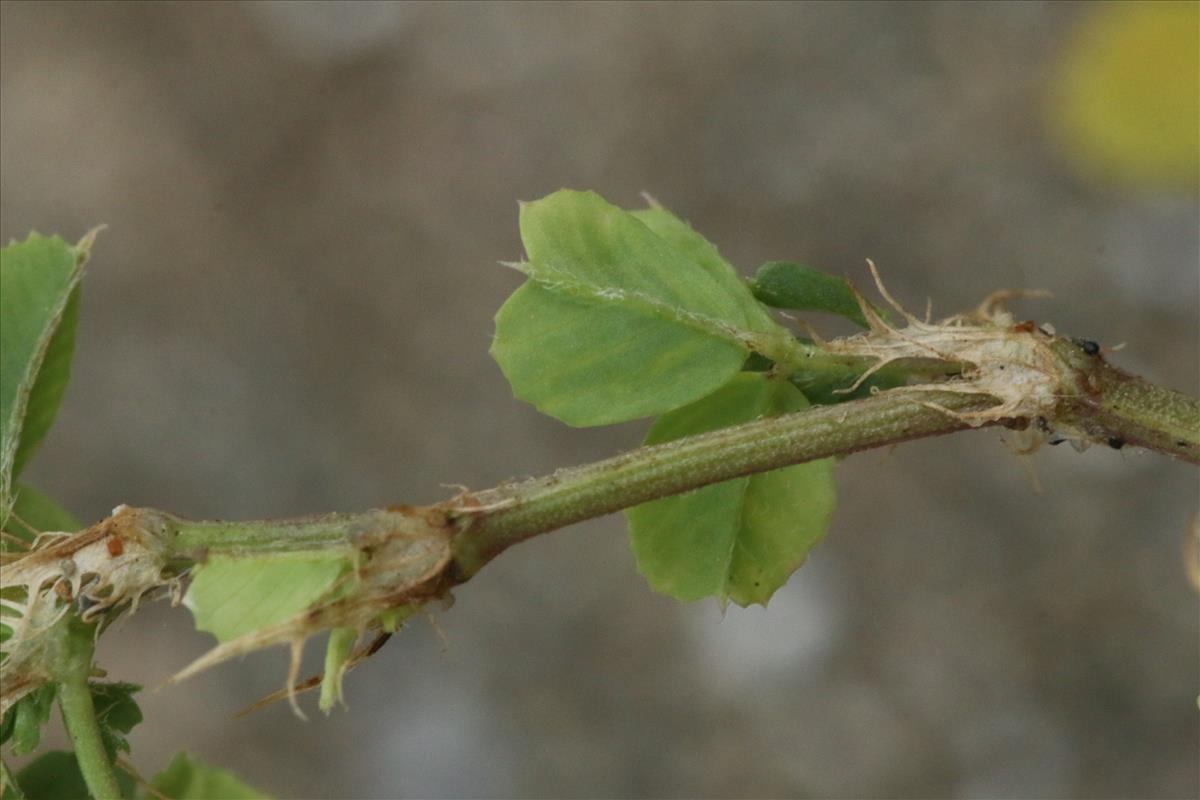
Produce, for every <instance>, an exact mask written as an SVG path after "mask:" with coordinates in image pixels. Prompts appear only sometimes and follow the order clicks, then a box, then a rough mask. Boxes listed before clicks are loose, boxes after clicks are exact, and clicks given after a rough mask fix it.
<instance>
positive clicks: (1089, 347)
mask: <svg viewBox="0 0 1200 800" xmlns="http://www.w3.org/2000/svg"><path fill="white" fill-rule="evenodd" d="M1075 344H1077V345H1079V348H1080V349H1081V350H1083V352H1085V353H1087V354H1088V355H1089V356H1098V355H1100V345H1098V344H1096V343H1095V342H1093V341H1092V340H1091V339H1076V340H1075Z"/></svg>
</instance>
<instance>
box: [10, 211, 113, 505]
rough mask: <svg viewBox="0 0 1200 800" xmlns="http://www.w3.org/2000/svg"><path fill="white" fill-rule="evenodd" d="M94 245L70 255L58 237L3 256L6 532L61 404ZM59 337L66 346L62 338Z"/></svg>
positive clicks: (33, 238)
mask: <svg viewBox="0 0 1200 800" xmlns="http://www.w3.org/2000/svg"><path fill="white" fill-rule="evenodd" d="M90 243H91V238H90V236H89V237H88V238H85V239H84V241H83V242H81V243H80V244H79V246H77V247H71V246H70V245H68V244H67V243H66V242H64V241H63V240H62V239H59V238H58V237H50V238H47V237H44V236H39V235H38V234H30V236H29V238H27V239H26V240H25V241H24V242H21V243H16V244H11V245H9V246H7V247H4V248H2V249H0V525H3V524H4V523H5V522H6V521H7V519H8V512H9V509H10V508H11V507H12V481H13V479H14V477H15V473H16V470H17V468H19V466H20V465H21V464H23V462H24V461H25V459H27V458H28V456H29V454H30V453H31V452H32V451H33V448H34V447H35V446H36V445H37V443H38V442H39V441H40V440H41V437H42V436H44V435H45V433H46V430H47V429H48V428H49V427H50V423H51V421H52V420H53V418H54V414H55V412H56V411H57V409H58V404H59V402H60V401H61V399H62V394H63V390H64V388H65V386H66V380H67V375H68V372H69V363H70V357H71V350H72V349H73V347H74V344H73V342H74V330H75V325H74V316H75V311H74V309H75V308H76V307H77V305H78V300H77V294H76V288H77V286H78V284H79V279H80V277H81V276H82V274H83V265H84V262H85V261H86V260H87V255H88V249H89V247H90ZM72 298H76V299H75V300H74V301H73V300H72ZM68 316H69V317H70V318H69V319H68V318H67V317H68ZM64 320H65V327H64ZM60 329H61V330H62V338H58V337H57V336H56V333H57V332H58V331H59V330H60ZM56 339H57V341H56ZM43 367H46V368H47V369H48V371H47V373H46V375H45V376H44V377H42V376H41V372H42V370H43Z"/></svg>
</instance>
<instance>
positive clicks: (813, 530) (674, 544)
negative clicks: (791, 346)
mask: <svg viewBox="0 0 1200 800" xmlns="http://www.w3.org/2000/svg"><path fill="white" fill-rule="evenodd" d="M807 406H808V402H807V401H806V400H805V399H804V396H803V395H802V394H801V393H800V391H799V390H798V389H796V388H795V387H794V386H792V385H791V384H790V383H788V382H787V381H786V380H780V379H773V378H770V377H768V376H767V375H765V374H762V373H755V372H743V373H741V374H739V375H738V376H737V377H736V378H734V379H733V380H731V381H730V382H729V383H728V384H726V385H725V386H723V387H721V388H720V389H719V390H717V391H716V392H714V393H713V394H712V395H710V396H708V397H705V398H704V399H702V400H699V401H697V402H695V403H692V404H691V405H688V406H685V407H683V408H680V409H678V410H676V411H673V412H671V413H669V414H666V415H665V416H663V417H662V418H661V419H659V420H658V421H657V422H656V423H655V424H654V426H653V427H652V428H651V430H650V433H649V435H648V436H647V437H646V444H658V443H660V442H666V441H670V440H673V439H678V438H680V437H683V436H689V435H692V434H697V433H703V432H706V431H711V430H716V429H718V428H725V427H729V426H731V425H736V424H739V423H742V422H747V421H750V420H753V419H758V418H760V417H769V416H776V415H778V414H784V413H788V412H792V411H800V410H803V409H804V408H806V407H807ZM832 468H833V464H832V460H830V459H823V460H821V461H814V462H810V463H808V464H800V465H797V466H794V467H785V468H783V469H778V470H773V471H771V472H766V473H761V474H758V475H752V476H748V477H744V478H736V479H734V480H730V481H725V482H723V483H719V484H715V485H713V486H707V487H705V488H703V489H697V490H695V491H692V492H688V493H686V494H682V495H677V496H675V497H668V498H664V499H662V500H655V501H653V502H650V503H645V504H643V505H640V506H637V507H635V508H632V509H629V510H628V511H627V512H626V515H627V516H628V519H629V529H630V536H631V540H632V544H633V551H634V554H635V556H636V557H637V561H638V569H639V570H640V571H641V572H642V574H643V575H645V576H646V578H647V580H649V582H650V584H651V586H653V587H654V589H655V590H657V591H659V592H662V593H664V594H668V595H671V596H672V597H676V598H678V599H680V600H685V601H690V600H698V599H700V598H703V597H717V598H718V599H720V600H721V601H722V602H724V601H725V600H726V599H729V600H732V601H733V602H735V603H737V604H739V605H743V606H745V605H750V604H751V603H763V604H765V603H766V602H767V600H768V599H770V597H771V595H772V594H773V593H774V592H775V590H776V589H778V588H779V587H780V586H782V585H783V584H784V583H785V582H786V581H787V578H788V576H789V575H791V574H792V572H794V571H795V570H796V568H797V567H799V566H800V564H801V563H803V561H804V558H805V556H806V555H807V553H808V551H809V549H811V548H812V546H813V545H814V544H816V542H817V541H818V540H819V539H820V538H821V537H822V536H823V535H824V534H825V529H826V526H827V525H828V522H829V518H830V515H831V514H832V512H833V506H834V489H833V474H832Z"/></svg>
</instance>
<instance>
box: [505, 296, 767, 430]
mask: <svg viewBox="0 0 1200 800" xmlns="http://www.w3.org/2000/svg"><path fill="white" fill-rule="evenodd" d="M492 356H493V357H495V359H496V361H497V362H498V363H499V364H500V368H501V370H503V371H504V376H505V377H506V378H508V382H509V383H510V384H511V385H512V387H513V392H514V393H515V394H516V395H517V397H519V398H521V399H522V400H527V401H529V402H530V403H533V404H534V405H535V406H537V408H538V410H539V411H541V412H542V413H544V414H549V415H550V416H552V417H555V418H557V419H559V420H562V421H563V422H565V423H567V424H568V425H576V426H589V425H608V424H611V423H615V422H624V421H626V420H630V419H638V418H640V417H649V416H653V415H655V414H661V413H663V412H664V411H669V410H670V409H672V408H677V407H679V406H681V405H683V404H685V403H688V402H691V401H692V400H695V399H696V398H697V397H700V396H703V395H705V394H708V393H709V392H712V391H714V390H715V389H717V387H719V386H720V385H721V384H723V383H725V382H726V381H727V380H729V378H730V377H732V376H733V375H734V374H735V373H737V371H738V370H739V369H741V365H742V362H743V361H745V359H746V351H745V349H744V348H743V347H742V346H741V345H739V344H738V343H736V342H732V341H728V340H725V339H721V338H717V337H714V336H708V335H704V334H699V333H697V332H696V331H695V330H693V329H691V328H687V327H685V326H682V325H677V324H675V323H674V322H672V321H670V320H666V319H662V318H660V317H657V316H654V315H650V314H643V313H640V312H638V311H637V310H633V309H628V308H622V307H620V306H616V305H614V306H611V307H601V306H597V305H596V304H595V303H591V302H588V301H586V300H580V299H576V298H573V297H570V296H566V295H560V294H558V293H556V292H553V291H550V290H549V289H546V288H544V287H543V286H542V285H541V284H539V283H537V282H536V281H532V280H531V281H527V282H526V283H525V285H523V286H522V287H521V288H519V289H517V291H516V292H514V293H513V295H512V296H511V297H509V298H508V301H507V302H505V304H504V306H503V307H502V308H501V309H500V312H499V313H498V314H497V315H496V340H495V342H494V343H493V344H492Z"/></svg>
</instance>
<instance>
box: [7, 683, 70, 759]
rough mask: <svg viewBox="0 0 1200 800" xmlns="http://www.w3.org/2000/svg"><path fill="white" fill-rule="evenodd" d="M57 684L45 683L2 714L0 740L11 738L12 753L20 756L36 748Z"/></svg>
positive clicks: (48, 716)
mask: <svg viewBox="0 0 1200 800" xmlns="http://www.w3.org/2000/svg"><path fill="white" fill-rule="evenodd" d="M56 687H57V684H54V683H47V684H43V685H42V686H39V687H38V688H36V689H34V690H33V691H32V692H30V693H29V694H27V695H25V696H24V697H22V698H21V699H20V700H18V701H17V702H16V703H15V704H14V705H13V707H12V708H10V709H9V710H8V713H7V714H5V715H4V725H3V726H2V727H3V734H2V735H0V742H5V741H8V739H9V737H11V738H12V751H13V754H14V755H18V756H22V755H25V754H26V753H32V752H33V751H34V750H36V749H37V746H38V742H40V741H41V738H42V726H43V725H45V724H46V721H47V720H49V719H50V709H51V708H53V706H54V695H55V691H56Z"/></svg>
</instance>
